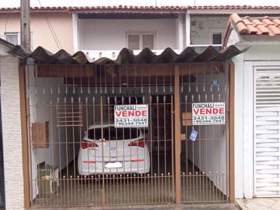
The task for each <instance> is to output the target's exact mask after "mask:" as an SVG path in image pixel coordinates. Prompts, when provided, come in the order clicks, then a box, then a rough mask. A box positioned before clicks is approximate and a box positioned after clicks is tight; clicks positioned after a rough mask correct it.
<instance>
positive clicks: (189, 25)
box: [185, 13, 191, 47]
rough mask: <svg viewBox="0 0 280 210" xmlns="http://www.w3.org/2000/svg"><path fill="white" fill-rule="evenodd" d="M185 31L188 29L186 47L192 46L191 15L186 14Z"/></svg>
mask: <svg viewBox="0 0 280 210" xmlns="http://www.w3.org/2000/svg"><path fill="white" fill-rule="evenodd" d="M185 29H186V47H189V46H190V45H191V15H190V14H189V13H186V16H185Z"/></svg>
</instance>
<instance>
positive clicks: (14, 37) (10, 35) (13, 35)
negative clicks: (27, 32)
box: [5, 32, 19, 45]
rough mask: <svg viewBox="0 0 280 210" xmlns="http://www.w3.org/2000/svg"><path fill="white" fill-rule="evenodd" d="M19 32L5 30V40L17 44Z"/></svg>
mask: <svg viewBox="0 0 280 210" xmlns="http://www.w3.org/2000/svg"><path fill="white" fill-rule="evenodd" d="M18 34H19V33H17V32H6V33H5V39H6V41H8V42H10V43H12V44H14V45H18V44H19V35H18Z"/></svg>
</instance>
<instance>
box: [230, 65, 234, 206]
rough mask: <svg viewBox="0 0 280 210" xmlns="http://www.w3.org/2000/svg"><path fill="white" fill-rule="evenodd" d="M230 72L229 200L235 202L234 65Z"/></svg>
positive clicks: (231, 66)
mask: <svg viewBox="0 0 280 210" xmlns="http://www.w3.org/2000/svg"><path fill="white" fill-rule="evenodd" d="M228 71H229V200H230V202H234V200H235V181H234V180H235V170H234V162H235V161H234V93H235V74H234V64H233V63H231V64H229V65H228Z"/></svg>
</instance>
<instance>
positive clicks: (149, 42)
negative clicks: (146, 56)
mask: <svg viewBox="0 0 280 210" xmlns="http://www.w3.org/2000/svg"><path fill="white" fill-rule="evenodd" d="M154 42H155V35H154V34H153V33H129V34H127V46H128V48H129V49H131V50H142V49H144V48H150V49H154Z"/></svg>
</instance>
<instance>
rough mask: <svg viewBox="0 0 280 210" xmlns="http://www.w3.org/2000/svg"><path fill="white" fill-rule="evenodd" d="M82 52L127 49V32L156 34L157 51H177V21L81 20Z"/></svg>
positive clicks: (80, 39) (80, 38)
mask: <svg viewBox="0 0 280 210" xmlns="http://www.w3.org/2000/svg"><path fill="white" fill-rule="evenodd" d="M78 24H79V44H78V45H79V48H80V50H119V49H122V48H124V47H127V40H126V33H127V32H154V33H155V35H156V38H155V49H165V48H167V47H171V48H173V49H176V48H177V47H178V43H177V41H176V34H177V32H176V31H177V27H176V26H177V24H176V19H79V21H78Z"/></svg>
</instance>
